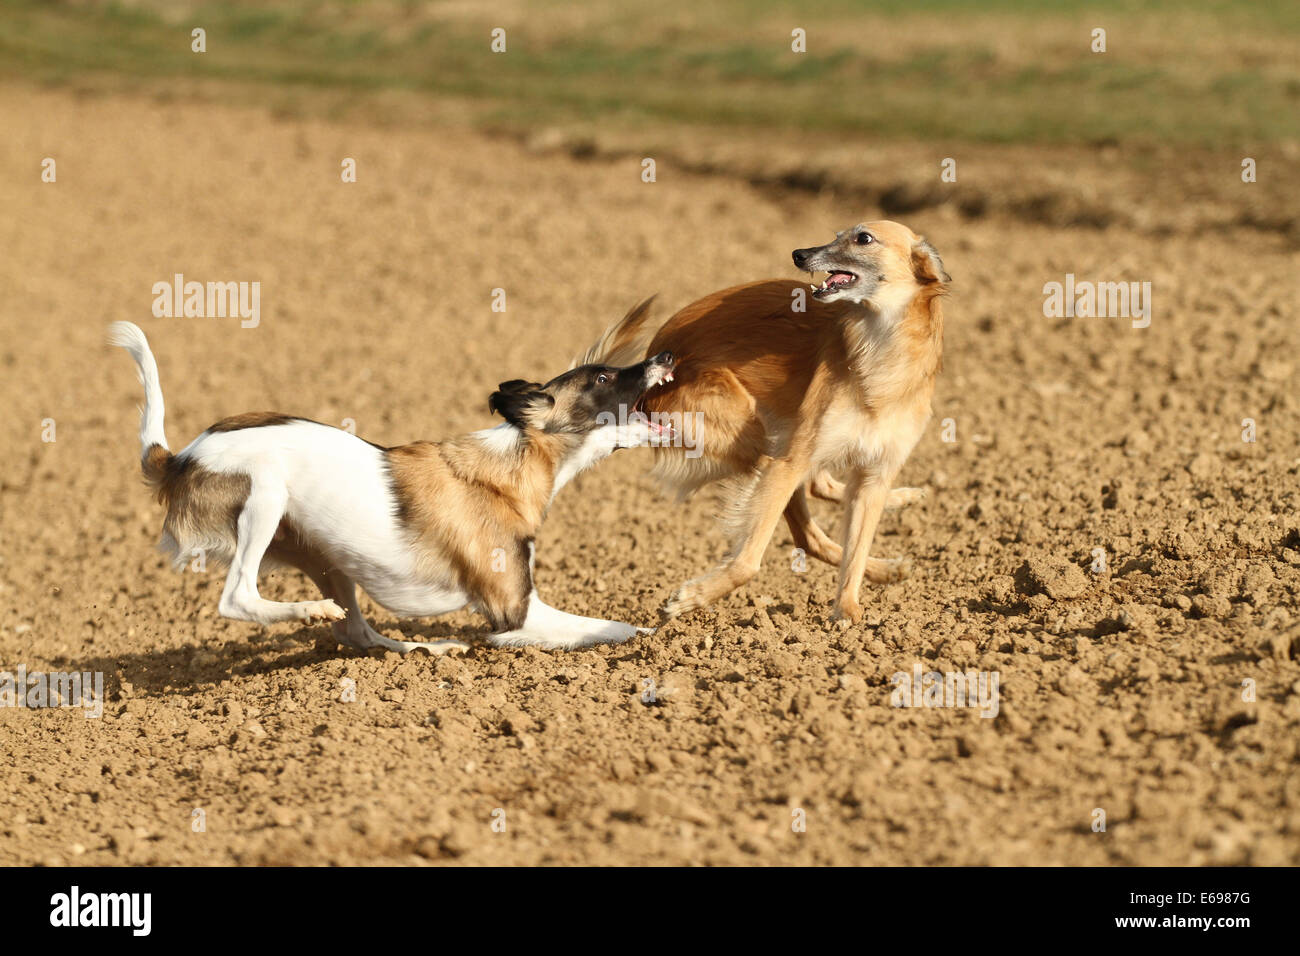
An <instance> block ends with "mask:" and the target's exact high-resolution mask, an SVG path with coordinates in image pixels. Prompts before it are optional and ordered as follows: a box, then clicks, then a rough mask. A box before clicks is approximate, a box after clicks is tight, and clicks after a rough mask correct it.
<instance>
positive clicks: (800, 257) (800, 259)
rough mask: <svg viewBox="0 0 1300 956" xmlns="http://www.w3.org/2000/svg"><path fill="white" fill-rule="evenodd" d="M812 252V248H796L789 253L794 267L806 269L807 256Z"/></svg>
mask: <svg viewBox="0 0 1300 956" xmlns="http://www.w3.org/2000/svg"><path fill="white" fill-rule="evenodd" d="M812 254H813V250H812V249H796V250H795V251H794V252H793V253H791V254H790V258H792V259H794V265H795V268H796V269H806V268H807V266H808V257H809V256H811V255H812Z"/></svg>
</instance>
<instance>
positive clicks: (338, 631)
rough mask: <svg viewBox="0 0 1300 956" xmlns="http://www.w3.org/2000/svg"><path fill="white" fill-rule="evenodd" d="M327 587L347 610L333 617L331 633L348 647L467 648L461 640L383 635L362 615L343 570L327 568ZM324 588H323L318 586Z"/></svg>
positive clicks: (402, 650)
mask: <svg viewBox="0 0 1300 956" xmlns="http://www.w3.org/2000/svg"><path fill="white" fill-rule="evenodd" d="M326 577H327V583H328V585H329V591H327V592H325V593H326V594H327V596H331V597H333V598H334V600H336V601H338V602H339V603H340V604H342V605H343V609H344V610H345V611H346V612H347V615H348V616H347V618H346V619H344V620H342V621H336V622H334V624H333V625H331V626H332V627H333V629H334V636H335V637H336V638H338V640H339V642H340V643H342V644H347V645H348V646H349V647H357V648H361V649H362V650H365V649H368V648H371V647H382V648H384V650H388V651H396V652H397V653H398V654H403V655H405V654H409V653H411V651H424V652H425V653H426V654H435V655H438V654H446V653H447V652H448V651H467V650H469V645H468V644H466V643H465V642H464V641H453V640H442V641H395V640H393V639H392V638H388V637H384V635H382V634H380V633H379V632H378V631H376V630H375V629H374V628H373V627H371V626H370V623H369V622H368V621H367V620H366V618H365V615H364V614H362V613H361V605H360V604H359V603H358V601H357V586H356V584H355V583H354V582H353V580H352V579H351V578H350V577H348V576H347V575H346V574H344V573H343V572H342V571H338V570H331V571H328V572H326ZM321 590H322V591H325V589H324V588H322V589H321Z"/></svg>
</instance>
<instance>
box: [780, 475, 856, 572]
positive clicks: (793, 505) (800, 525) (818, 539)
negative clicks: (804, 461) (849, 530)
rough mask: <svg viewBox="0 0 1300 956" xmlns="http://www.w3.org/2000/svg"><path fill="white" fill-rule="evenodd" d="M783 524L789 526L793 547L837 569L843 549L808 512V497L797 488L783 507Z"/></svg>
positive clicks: (801, 489)
mask: <svg viewBox="0 0 1300 956" xmlns="http://www.w3.org/2000/svg"><path fill="white" fill-rule="evenodd" d="M785 523H786V524H787V525H789V526H790V534H791V535H792V536H793V537H794V546H795V547H796V548H800V549H802V550H803V552H804V553H805V554H808V555H810V556H811V557H814V558H816V559H817V560H818V561H825V562H826V563H827V564H833V565H835V566H836V567H839V563H840V559H841V557H842V556H843V549H842V548H841V547H840V546H839V545H838V544H836V543H835V542H834V541H832V540H831V538H830V536H829V535H828V534H826V532H825V531H823V530H822V529H821V528H819V527H818V526H817V522H816V521H814V520H813V516H812V512H810V511H809V510H808V495H807V494H806V493H805V492H804V490H803V488H799V489H797V490H796V491H795V493H794V494H792V495H791V496H790V503H789V504H788V505H786V506H785Z"/></svg>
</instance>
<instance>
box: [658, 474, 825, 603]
mask: <svg viewBox="0 0 1300 956" xmlns="http://www.w3.org/2000/svg"><path fill="white" fill-rule="evenodd" d="M760 468H761V474H760V476H759V479H758V484H757V486H756V487H755V489H754V494H753V499H752V502H751V503H750V504H749V506H748V527H746V528H745V529H744V530H743V532H742V534H741V535H740V536H739V537H738V543H737V547H736V550H735V551H734V552H733V554H732V557H731V559H730V560H729V561H728V562H727V563H726V564H724V565H723V566H722V567H719V568H715V569H714V570H713V571H710V572H709V573H708V574H705V575H703V576H701V577H698V578H693V579H692V580H690V581H687V582H686V583H685V584H683V585H682V586H681V587H680V588H678V589H677V591H676V593H674V594H673V596H672V597H671V598H669V599H668V603H667V604H665V605H664V607H663V615H664V616H665V617H670V618H671V617H678V616H680V615H682V614H685V613H687V612H688V611H694V610H696V609H697V608H701V607H704V606H705V605H706V604H712V603H713V602H714V601H716V600H717V599H718V598H720V597H722V596H723V595H725V594H729V593H731V592H732V591H734V590H735V589H736V588H738V587H740V586H741V585H742V584H744V583H745V582H746V581H748V580H749V579H750V578H752V577H753V576H754V575H755V574H757V573H758V569H759V565H760V564H761V562H762V559H763V552H764V550H766V548H767V545H768V542H769V541H771V540H772V533H773V532H774V531H776V526H777V524H779V523H780V521H781V515H782V514H783V513H784V511H785V509H786V507H787V506H788V505H789V503H790V499H791V497H793V495H794V493H795V492H796V491H797V490H799V487H800V485H802V484H803V481H804V476H805V475H807V473H808V470H807V469H808V460H807V457H806V452H804V451H803V450H802V449H800V450H797V451H792V452H791V455H790V457H788V458H773V457H770V456H765V457H764V460H763V461H762V463H761V464H760Z"/></svg>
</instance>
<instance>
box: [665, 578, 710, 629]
mask: <svg viewBox="0 0 1300 956" xmlns="http://www.w3.org/2000/svg"><path fill="white" fill-rule="evenodd" d="M703 606H704V602H703V601H702V600H701V599H700V596H699V593H698V591H697V590H696V589H694V588H693V587H692V585H690V584H683V585H682V586H681V587H680V588H678V589H677V591H676V593H674V594H673V596H672V597H670V598H669V599H668V600H667V601H665V602H664V606H663V607H661V608H660V609H659V614H660V616H661V617H663V619H664V620H665V621H671V620H672V619H673V618H675V617H681V616H682V615H683V614H689V613H690V612H691V611H695V610H698V609H699V608H702V607H703Z"/></svg>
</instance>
